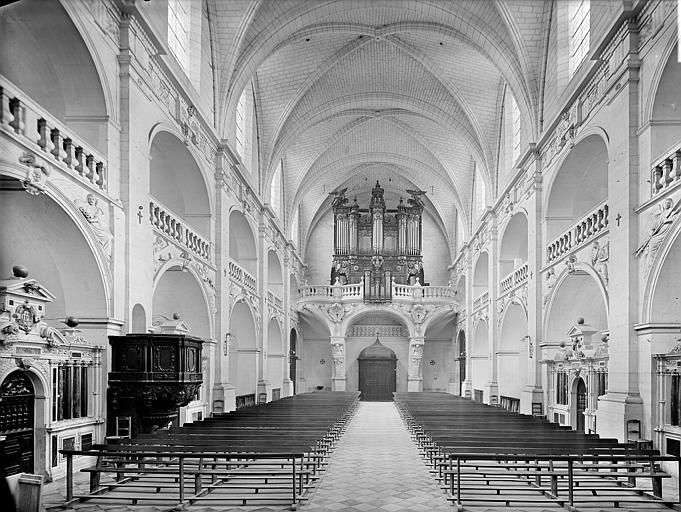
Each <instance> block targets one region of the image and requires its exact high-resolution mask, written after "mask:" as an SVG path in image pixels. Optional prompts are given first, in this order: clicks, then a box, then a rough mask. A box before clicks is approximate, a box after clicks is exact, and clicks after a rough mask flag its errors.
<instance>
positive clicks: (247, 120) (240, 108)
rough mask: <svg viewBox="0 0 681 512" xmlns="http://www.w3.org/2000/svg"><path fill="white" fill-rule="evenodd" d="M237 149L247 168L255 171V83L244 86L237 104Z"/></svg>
mask: <svg viewBox="0 0 681 512" xmlns="http://www.w3.org/2000/svg"><path fill="white" fill-rule="evenodd" d="M235 121H236V151H237V153H238V154H239V157H240V158H241V161H242V162H243V164H244V166H245V167H246V170H248V171H249V172H252V171H253V140H254V138H255V137H254V132H255V100H254V98H253V85H252V84H251V83H250V82H249V83H248V84H247V85H246V87H244V90H243V92H242V93H241V96H240V97H239V102H238V103H237V105H236V119H235Z"/></svg>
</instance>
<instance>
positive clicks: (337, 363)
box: [329, 336, 346, 391]
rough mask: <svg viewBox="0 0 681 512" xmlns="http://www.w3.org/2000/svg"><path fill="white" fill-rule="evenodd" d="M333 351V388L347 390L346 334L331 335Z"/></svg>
mask: <svg viewBox="0 0 681 512" xmlns="http://www.w3.org/2000/svg"><path fill="white" fill-rule="evenodd" d="M329 339H330V340H331V353H332V355H333V377H332V379H331V389H332V390H333V391H345V383H346V377H345V336H330V338H329Z"/></svg>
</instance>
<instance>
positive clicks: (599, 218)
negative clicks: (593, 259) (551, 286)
mask: <svg viewBox="0 0 681 512" xmlns="http://www.w3.org/2000/svg"><path fill="white" fill-rule="evenodd" d="M608 214H609V207H608V203H607V202H604V203H602V204H600V205H599V206H597V207H596V208H594V209H593V210H592V211H591V212H590V213H589V214H587V215H585V216H584V217H582V218H581V219H580V220H579V221H578V222H576V223H575V224H574V225H573V226H572V227H570V228H569V229H568V230H567V231H564V232H563V233H562V234H561V235H559V236H558V237H556V238H554V239H553V240H552V241H551V242H549V243H548V244H547V245H546V262H547V263H552V262H554V261H555V260H557V259H559V258H562V257H563V256H566V255H568V254H570V253H571V252H572V251H574V250H576V249H577V248H578V247H583V246H584V245H585V244H586V243H587V242H589V241H591V240H593V239H594V238H596V237H597V236H598V235H600V234H602V233H605V232H606V231H607V230H608V227H609V225H610V219H609V215H608Z"/></svg>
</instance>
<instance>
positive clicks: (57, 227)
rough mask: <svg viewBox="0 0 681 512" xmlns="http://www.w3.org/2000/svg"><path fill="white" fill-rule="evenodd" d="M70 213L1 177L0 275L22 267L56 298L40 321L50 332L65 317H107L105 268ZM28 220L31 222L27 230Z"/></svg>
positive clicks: (84, 230) (89, 238) (92, 242)
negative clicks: (0, 248)
mask: <svg viewBox="0 0 681 512" xmlns="http://www.w3.org/2000/svg"><path fill="white" fill-rule="evenodd" d="M73 210H74V211H67V210H66V209H65V207H63V206H62V204H61V201H60V202H59V203H58V202H57V201H56V200H54V199H52V198H51V197H49V196H48V195H47V194H39V195H36V196H33V195H29V194H27V193H26V191H25V190H24V189H23V187H22V186H21V184H20V183H19V182H18V181H17V180H14V179H12V178H9V177H6V176H2V177H0V218H2V222H3V227H2V229H0V247H2V250H0V272H1V274H0V275H2V277H8V276H10V275H11V272H12V267H13V266H14V265H22V266H24V267H26V268H27V269H28V270H29V272H30V274H29V277H33V278H35V279H37V280H38V281H39V282H40V283H41V284H42V285H43V286H44V287H45V288H46V289H47V290H49V291H50V292H51V293H52V294H54V295H55V296H56V298H55V300H54V302H52V303H51V304H49V306H48V318H46V319H45V320H46V321H47V322H48V323H50V324H55V326H56V325H57V323H58V320H59V319H63V318H65V317H67V316H69V315H73V316H75V317H77V318H92V319H100V318H106V317H108V316H110V305H109V301H108V294H107V289H106V280H105V277H104V275H103V273H102V264H103V265H106V264H105V263H102V262H101V261H98V260H99V259H100V258H102V257H101V256H97V255H96V253H95V252H94V251H93V248H94V247H96V244H97V242H96V241H95V240H94V235H91V234H90V233H88V232H87V229H88V228H87V226H82V227H81V226H80V225H79V224H78V223H77V221H75V219H77V217H74V215H80V214H79V213H78V212H77V211H76V210H75V207H74V208H73ZM27 219H32V222H31V224H30V229H27V224H26V222H27ZM48 248H49V250H46V249H48ZM102 336H103V337H104V336H105V333H102ZM91 341H92V340H91ZM102 341H103V342H105V341H106V340H105V339H103V340H102Z"/></svg>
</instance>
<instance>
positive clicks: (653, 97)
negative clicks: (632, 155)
mask: <svg viewBox="0 0 681 512" xmlns="http://www.w3.org/2000/svg"><path fill="white" fill-rule="evenodd" d="M670 36H671V37H669V39H668V40H667V43H666V45H665V47H664V50H663V51H662V54H661V55H660V59H659V61H658V62H657V65H656V67H655V69H654V70H653V73H652V79H651V81H650V88H649V89H648V94H647V95H646V96H645V98H646V102H645V105H644V106H643V111H642V116H641V124H646V123H648V122H650V121H651V120H652V119H654V118H655V110H656V107H658V109H659V108H660V107H662V105H660V103H659V100H660V99H663V98H665V97H666V93H667V92H668V91H667V87H668V85H669V84H668V82H667V81H666V80H665V81H663V79H664V78H667V79H670V78H672V76H669V75H667V73H670V74H674V73H675V72H676V73H678V70H679V67H681V66H680V65H679V64H678V62H676V61H677V59H676V55H677V52H678V39H677V37H676V34H670ZM675 62H676V66H675V65H674V63H675ZM673 68H676V69H673ZM665 75H667V76H665ZM666 82H667V83H666ZM660 89H662V91H660ZM660 93H662V94H660ZM659 113H660V112H659V110H658V114H659Z"/></svg>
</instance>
